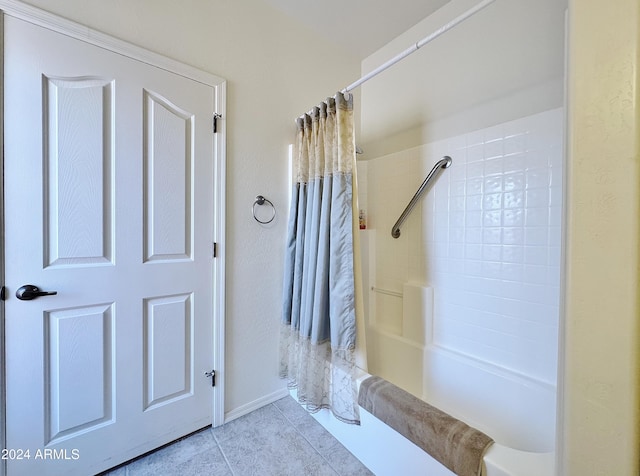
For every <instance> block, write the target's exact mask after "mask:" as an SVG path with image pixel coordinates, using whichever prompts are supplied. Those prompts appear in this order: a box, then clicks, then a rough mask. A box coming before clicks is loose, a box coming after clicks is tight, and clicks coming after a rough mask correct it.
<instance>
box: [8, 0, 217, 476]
mask: <svg viewBox="0 0 640 476" xmlns="http://www.w3.org/2000/svg"><path fill="white" fill-rule="evenodd" d="M0 11H1V14H2V15H8V16H11V17H15V18H18V19H21V20H24V21H27V22H29V23H32V24H35V25H38V26H41V27H44V28H46V29H48V30H52V31H55V32H58V33H62V34H64V35H67V36H70V37H72V38H75V39H78V40H81V41H84V42H86V43H90V44H92V45H95V46H99V47H101V48H104V49H106V50H109V51H112V52H114V53H118V54H121V55H123V56H126V57H128V58H131V59H134V60H137V61H140V62H143V63H146V64H149V65H152V66H155V67H157V68H161V69H163V70H166V71H169V72H171V73H174V74H178V75H180V76H183V77H186V78H189V79H191V80H194V81H197V82H200V83H203V84H206V85H208V86H211V87H213V88H214V91H215V95H214V96H215V111H216V113H217V114H220V115H221V119H219V120H218V122H217V132H216V134H213V133H212V140H213V141H214V152H215V159H216V162H215V164H214V183H213V184H212V186H213V187H214V200H215V207H214V212H215V217H214V233H213V236H214V240H215V242H216V243H217V255H216V256H217V257H216V259H214V260H213V273H214V279H213V282H214V289H213V299H214V316H213V319H214V322H213V329H214V335H213V339H214V342H213V345H214V355H213V362H214V369H215V370H216V389H215V390H214V392H213V402H212V405H213V421H212V424H213V426H218V425H221V424H223V423H224V377H225V375H224V355H225V348H224V342H225V339H224V337H225V329H224V321H225V319H224V316H225V249H226V247H225V223H226V217H225V210H226V203H225V197H226V181H225V177H226V120H225V119H226V81H225V80H224V79H223V78H220V77H218V76H215V75H213V74H211V73H208V72H206V71H202V70H199V69H197V68H194V67H193V66H189V65H187V64H184V63H181V62H179V61H176V60H173V59H171V58H167V57H165V56H162V55H160V54H157V53H154V52H152V51H149V50H146V49H144V48H141V47H139V46H136V45H132V44H130V43H127V42H125V41H123V40H120V39H117V38H114V37H112V36H109V35H107V34H105V33H101V32H99V31H96V30H93V29H91V28H88V27H86V26H83V25H80V24H78V23H75V22H73V21H70V20H67V19H64V18H61V17H59V16H56V15H54V14H52V13H49V12H46V11H44V10H40V9H38V8H35V7H32V6H30V5H26V4H24V3H22V2H19V1H16V0H0ZM2 15H0V20H2V21H0V43H3V41H4V32H3V25H4V20H3V18H2ZM2 48H3V46H2ZM2 73H3V68H2V63H0V78H2V77H3V74H2ZM2 91H4V85H3V86H2ZM3 110H4V106H3V101H2V96H0V128H2V130H3V131H4V125H3V120H4V118H3ZM212 120H213V118H212ZM2 140H3V134H2V135H0V150H3V147H2V146H3V144H2ZM3 159H4V158H2V160H3ZM0 165H1V164H0ZM3 180H4V177H3ZM2 195H3V194H2ZM0 209H1V210H2V213H0V227H1V229H2V230H4V202H3V196H0ZM1 240H2V238H1V237H0V253H2V254H4V243H3V242H2V241H1ZM212 246H213V245H212ZM0 273H2V278H3V283H2V284H4V256H3V255H2V256H1V257H0ZM4 328H5V315H4V306H2V305H0V421H2V422H5V421H6V418H5V415H6V402H5V397H4V396H5V390H6V388H5V347H4V336H5V334H4ZM5 442H6V428H5V425H4V423H3V424H2V425H1V426H0V450H2V449H3V448H6V445H5ZM5 471H6V468H5V464H4V461H1V460H0V476H4V475H5Z"/></svg>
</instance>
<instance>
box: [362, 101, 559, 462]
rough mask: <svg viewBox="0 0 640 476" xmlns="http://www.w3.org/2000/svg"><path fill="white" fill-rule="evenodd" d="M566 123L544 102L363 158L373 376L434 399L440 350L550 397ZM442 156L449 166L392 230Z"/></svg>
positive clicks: (553, 380)
mask: <svg viewBox="0 0 640 476" xmlns="http://www.w3.org/2000/svg"><path fill="white" fill-rule="evenodd" d="M563 119H564V112H563V109H562V108H558V109H552V110H549V111H546V112H542V113H538V114H535V115H531V116H527V117H523V118H521V119H517V120H514V121H510V122H506V123H503V124H499V125H496V126H493V127H489V128H486V129H482V130H477V131H474V132H470V133H467V134H463V135H459V136H456V137H451V138H449V139H445V140H440V141H437V142H432V143H428V144H424V145H422V146H420V147H415V148H412V149H408V150H404V151H401V152H397V153H393V154H390V155H386V156H384V157H380V158H377V159H373V160H369V161H366V162H360V163H359V165H358V167H359V173H358V174H359V181H360V183H359V189H360V195H359V200H360V208H366V210H367V219H368V223H367V225H368V229H367V230H366V231H363V232H361V238H362V242H363V255H364V253H366V250H367V248H368V256H369V261H368V263H366V264H365V269H368V283H365V285H366V291H367V292H368V295H369V299H368V312H367V333H366V337H367V347H368V352H367V355H368V365H369V369H368V370H369V373H371V374H374V375H379V376H381V377H383V378H385V379H387V380H389V381H391V382H394V383H396V384H397V385H399V386H401V387H404V388H405V389H406V390H408V391H410V392H412V393H414V394H416V395H417V396H419V397H423V398H429V399H431V401H432V397H433V394H434V393H438V392H439V391H444V387H446V385H447V383H446V382H439V381H438V379H441V378H443V377H442V376H441V375H440V374H439V373H438V371H437V365H436V363H435V362H431V361H430V360H429V356H428V354H427V352H425V349H427V348H436V349H439V350H443V351H446V352H449V353H452V354H453V355H457V356H460V357H461V358H464V359H468V360H469V361H471V362H475V363H476V364H478V365H481V366H483V367H484V368H488V369H493V371H495V372H500V373H506V374H510V375H512V376H513V377H514V378H517V379H524V380H525V381H528V382H530V383H531V384H532V385H539V386H541V387H544V388H547V389H549V390H552V391H553V392H554V393H555V386H556V380H557V355H558V322H559V297H560V264H561V242H562V227H561V224H562V199H563ZM444 155H450V156H451V157H452V159H453V164H452V165H451V167H450V168H448V169H446V170H444V171H443V173H442V174H441V175H440V176H439V177H438V178H437V180H436V181H435V183H434V184H433V186H432V187H431V189H430V190H429V191H428V192H427V193H426V194H425V196H424V198H423V200H422V202H421V203H420V204H419V205H418V206H417V207H416V208H415V209H414V211H413V213H412V214H411V215H410V216H409V218H408V219H407V221H406V222H405V224H404V225H403V229H402V235H401V236H400V238H399V239H394V238H392V237H391V233H390V230H391V226H392V225H393V223H394V222H395V221H396V219H397V218H398V216H399V215H400V213H401V212H402V210H403V209H404V207H405V206H406V204H407V203H408V201H409V200H410V199H411V197H412V195H413V193H414V192H415V190H416V189H417V188H418V187H419V185H420V183H421V182H422V180H423V179H424V176H425V175H426V174H427V173H428V172H429V170H430V169H431V167H432V166H433V164H434V163H435V162H436V161H437V160H439V159H440V158H441V157H442V156H444ZM416 289H418V291H417V292H418V295H419V296H418V298H417V301H416V297H415V294H416ZM420 289H422V291H420ZM431 293H433V294H432V297H431ZM418 313H421V314H422V315H416V314H418ZM425 323H426V325H425ZM482 391H483V389H478V392H479V393H481V392H482ZM427 394H431V395H427ZM465 398H467V399H469V400H472V399H474V398H477V395H467V396H466V397H465V396H456V398H455V400H457V401H460V405H461V406H462V407H465V406H466V404H465V402H464V400H465ZM470 406H472V405H470ZM463 413H464V411H463ZM471 418H472V419H473V416H472V415H471ZM548 421H549V425H551V426H552V428H546V429H541V431H542V432H543V433H545V434H546V435H553V433H554V431H555V429H554V428H553V425H554V419H553V418H550V419H549V420H548ZM545 439H546V440H548V438H546V437H545ZM550 449H552V448H549V447H548V445H547V448H545V449H544V450H545V451H549V450H550Z"/></svg>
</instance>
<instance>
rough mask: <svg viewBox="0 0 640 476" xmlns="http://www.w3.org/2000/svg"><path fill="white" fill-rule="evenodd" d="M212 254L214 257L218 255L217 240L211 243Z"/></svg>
mask: <svg viewBox="0 0 640 476" xmlns="http://www.w3.org/2000/svg"><path fill="white" fill-rule="evenodd" d="M211 254H212V255H213V257H214V258H217V257H218V243H216V242H215V241H214V242H213V243H211Z"/></svg>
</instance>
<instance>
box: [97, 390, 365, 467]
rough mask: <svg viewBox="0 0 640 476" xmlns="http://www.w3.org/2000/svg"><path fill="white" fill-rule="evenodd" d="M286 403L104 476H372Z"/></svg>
mask: <svg viewBox="0 0 640 476" xmlns="http://www.w3.org/2000/svg"><path fill="white" fill-rule="evenodd" d="M372 474H373V473H371V472H370V471H369V470H368V469H367V468H366V467H365V466H364V465H363V464H362V463H361V462H360V461H358V459H356V458H355V457H354V456H353V455H352V454H351V453H349V451H348V450H347V449H346V448H345V447H344V446H342V445H341V444H340V442H338V440H336V439H335V438H334V437H333V436H332V435H331V434H330V433H329V432H327V431H326V430H325V429H324V428H323V427H322V425H320V424H319V423H318V422H316V421H315V420H314V419H313V417H312V416H311V415H309V414H308V413H307V412H306V411H305V410H304V409H303V408H302V407H300V405H298V404H297V403H296V401H295V400H293V398H291V397H285V398H283V399H281V400H278V401H277V402H275V403H273V404H271V405H267V406H265V407H263V408H260V409H258V410H256V411H254V412H252V413H250V414H248V415H245V416H243V417H240V418H238V419H236V420H233V421H231V422H229V423H227V424H225V425H223V426H221V427H218V428H214V429H211V428H209V429H205V430H202V431H200V432H198V433H195V434H193V435H191V436H189V437H188V438H185V439H183V440H180V441H178V442H176V443H173V444H171V445H169V446H166V447H164V448H162V449H160V450H158V451H156V452H154V453H151V454H149V455H147V456H145V457H143V458H140V459H137V460H134V461H132V462H131V463H129V464H127V465H124V466H121V467H119V468H116V469H115V470H113V471H110V472H107V473H106V475H105V476H151V475H153V476H174V475H175V476H205V475H206V476H227V475H229V476H244V475H260V476H268V475H273V476H287V475H291V476H294V475H295V476H302V475H307V476H336V475H340V476H360V475H372Z"/></svg>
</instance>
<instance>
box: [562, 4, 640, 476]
mask: <svg viewBox="0 0 640 476" xmlns="http://www.w3.org/2000/svg"><path fill="white" fill-rule="evenodd" d="M614 3H615V7H614V5H613V4H612V2H609V1H606V0H580V1H577V0H572V1H571V2H570V8H569V12H570V14H569V46H570V48H569V80H568V88H569V89H568V91H569V97H568V106H569V109H568V111H569V124H568V137H567V139H568V146H569V147H568V154H569V156H568V190H567V195H568V203H567V212H568V222H567V223H568V225H567V238H568V240H567V284H566V322H565V331H564V348H565V352H564V368H563V369H562V371H563V373H564V392H563V393H564V395H563V399H562V402H563V403H562V410H563V413H564V418H563V420H562V421H561V423H562V425H561V428H563V432H564V434H563V435H561V448H562V447H563V450H564V463H563V466H562V469H561V471H560V474H562V475H567V476H573V475H576V476H578V475H579V476H583V475H616V476H627V475H628V476H635V475H637V474H638V471H639V467H638V455H639V438H638V406H639V401H638V383H639V374H638V370H639V366H638V345H639V342H638V318H639V317H640V315H639V314H640V313H639V311H638V303H639V300H638V297H639V293H638V290H639V289H638V264H639V262H638V252H639V246H640V240H639V235H638V231H639V218H640V216H639V212H640V210H639V200H640V173H639V172H640V164H639V159H640V157H639V155H638V144H639V142H638V138H639V131H640V114H639V111H640V109H639V106H638V98H637V94H638V86H639V85H640V84H639V80H638V60H639V53H640V49H639V47H640V6H639V4H638V2H637V0H618V1H616V2H614Z"/></svg>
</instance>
